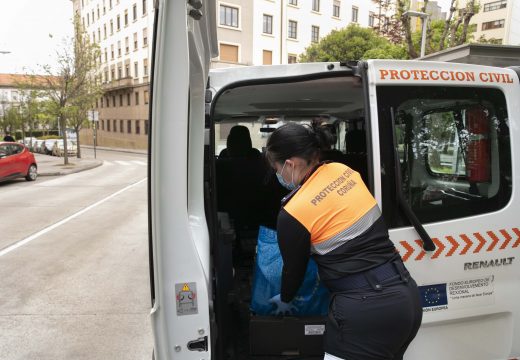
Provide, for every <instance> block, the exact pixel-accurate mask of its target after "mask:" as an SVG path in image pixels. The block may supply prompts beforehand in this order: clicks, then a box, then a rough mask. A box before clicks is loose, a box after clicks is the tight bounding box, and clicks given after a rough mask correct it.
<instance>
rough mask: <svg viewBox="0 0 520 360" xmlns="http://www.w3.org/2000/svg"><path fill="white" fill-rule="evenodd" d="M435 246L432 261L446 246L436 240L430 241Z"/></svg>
mask: <svg viewBox="0 0 520 360" xmlns="http://www.w3.org/2000/svg"><path fill="white" fill-rule="evenodd" d="M432 240H433V242H434V243H435V245H437V250H436V251H435V254H433V256H432V259H437V258H438V257H439V255H440V254H441V253H442V252H443V251H444V249H445V248H446V246H445V245H444V244H443V243H442V241H440V240H439V239H437V238H433V239H432Z"/></svg>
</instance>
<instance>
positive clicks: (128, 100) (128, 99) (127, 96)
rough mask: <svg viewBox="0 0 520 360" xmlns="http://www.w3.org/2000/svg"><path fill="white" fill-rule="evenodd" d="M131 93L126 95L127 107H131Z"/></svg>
mask: <svg viewBox="0 0 520 360" xmlns="http://www.w3.org/2000/svg"><path fill="white" fill-rule="evenodd" d="M130 98H131V96H130V93H128V94H126V105H128V106H130Z"/></svg>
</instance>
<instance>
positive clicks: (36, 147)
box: [32, 139, 43, 153]
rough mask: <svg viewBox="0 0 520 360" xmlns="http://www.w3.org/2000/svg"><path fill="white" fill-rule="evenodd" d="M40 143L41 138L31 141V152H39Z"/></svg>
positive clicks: (41, 141)
mask: <svg viewBox="0 0 520 360" xmlns="http://www.w3.org/2000/svg"><path fill="white" fill-rule="evenodd" d="M42 143H43V140H39V139H36V140H35V141H34V142H33V146H32V152H33V153H39V152H40V146H41V145H42Z"/></svg>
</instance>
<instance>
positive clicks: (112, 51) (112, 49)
mask: <svg viewBox="0 0 520 360" xmlns="http://www.w3.org/2000/svg"><path fill="white" fill-rule="evenodd" d="M110 58H111V59H112V60H114V44H112V45H110Z"/></svg>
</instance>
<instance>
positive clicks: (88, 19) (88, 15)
mask: <svg viewBox="0 0 520 360" xmlns="http://www.w3.org/2000/svg"><path fill="white" fill-rule="evenodd" d="M89 25H90V14H89V13H87V26H89Z"/></svg>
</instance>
